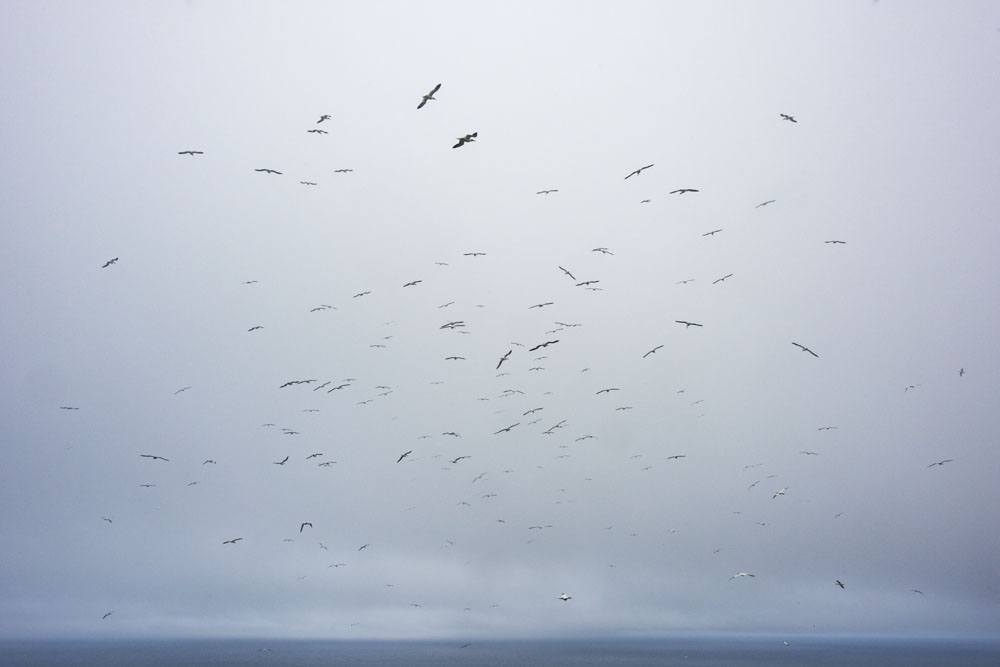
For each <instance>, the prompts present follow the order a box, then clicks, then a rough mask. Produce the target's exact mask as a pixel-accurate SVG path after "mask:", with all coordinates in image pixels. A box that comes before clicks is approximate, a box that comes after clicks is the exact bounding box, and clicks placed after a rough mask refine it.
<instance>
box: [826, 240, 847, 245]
mask: <svg viewBox="0 0 1000 667" xmlns="http://www.w3.org/2000/svg"><path fill="white" fill-rule="evenodd" d="M823 243H839V244H841V245H843V244H845V243H847V241H823Z"/></svg>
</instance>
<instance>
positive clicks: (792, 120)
mask: <svg viewBox="0 0 1000 667" xmlns="http://www.w3.org/2000/svg"><path fill="white" fill-rule="evenodd" d="M778 115H779V116H781V119H782V120H787V121H788V122H790V123H797V122H799V121H797V120H795V116H789V115H788V114H787V113H781V114H778Z"/></svg>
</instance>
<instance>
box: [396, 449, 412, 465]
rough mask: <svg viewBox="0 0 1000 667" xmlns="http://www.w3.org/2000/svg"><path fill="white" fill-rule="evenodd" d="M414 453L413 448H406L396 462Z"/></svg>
mask: <svg viewBox="0 0 1000 667" xmlns="http://www.w3.org/2000/svg"><path fill="white" fill-rule="evenodd" d="M412 453H413V450H412V449H408V450H406V451H405V452H403V453H402V454H400V455H399V458H398V459H396V463H399V462H400V461H402V460H403V459H405V458H406V457H407V456H409V455H410V454H412Z"/></svg>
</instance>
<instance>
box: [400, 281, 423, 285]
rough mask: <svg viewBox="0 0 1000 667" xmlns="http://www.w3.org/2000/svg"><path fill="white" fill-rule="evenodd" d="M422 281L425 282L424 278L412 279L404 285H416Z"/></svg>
mask: <svg viewBox="0 0 1000 667" xmlns="http://www.w3.org/2000/svg"><path fill="white" fill-rule="evenodd" d="M422 282H424V281H423V280H411V281H410V282H408V283H406V284H405V285H403V287H413V286H415V285H419V284H420V283H422Z"/></svg>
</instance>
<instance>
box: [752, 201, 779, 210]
mask: <svg viewBox="0 0 1000 667" xmlns="http://www.w3.org/2000/svg"><path fill="white" fill-rule="evenodd" d="M776 201H777V200H776V199H768V200H767V201H762V202H761V203H759V204H757V205H756V206H754V208H760V207H762V206H767V205H768V204H773V203H774V202H776Z"/></svg>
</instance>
